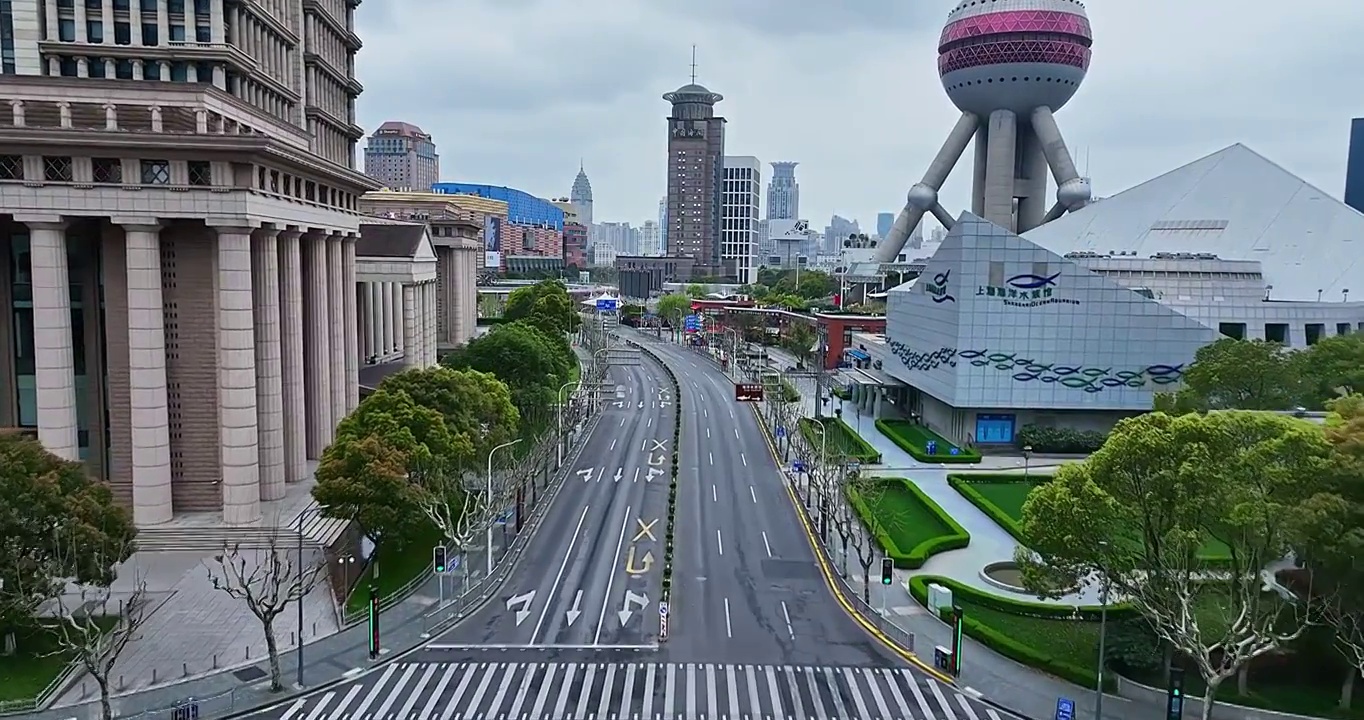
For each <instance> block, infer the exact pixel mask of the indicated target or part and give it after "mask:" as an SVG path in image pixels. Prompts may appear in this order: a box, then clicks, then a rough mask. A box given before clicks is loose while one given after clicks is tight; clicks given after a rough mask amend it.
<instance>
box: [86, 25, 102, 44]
mask: <svg viewBox="0 0 1364 720" xmlns="http://www.w3.org/2000/svg"><path fill="white" fill-rule="evenodd" d="M85 36H86V37H87V38H89V40H90V42H92V43H102V42H104V22H103V21H100V20H86V21H85Z"/></svg>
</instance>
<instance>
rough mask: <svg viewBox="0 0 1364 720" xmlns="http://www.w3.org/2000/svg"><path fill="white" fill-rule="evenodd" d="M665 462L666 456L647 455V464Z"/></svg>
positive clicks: (666, 460)
mask: <svg viewBox="0 0 1364 720" xmlns="http://www.w3.org/2000/svg"><path fill="white" fill-rule="evenodd" d="M665 462H668V459H667V458H666V457H664V456H662V455H650V456H649V464H650V465H662V464H663V463H665Z"/></svg>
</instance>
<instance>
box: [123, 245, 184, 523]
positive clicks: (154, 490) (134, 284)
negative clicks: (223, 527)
mask: <svg viewBox="0 0 1364 720" xmlns="http://www.w3.org/2000/svg"><path fill="white" fill-rule="evenodd" d="M123 233H124V237H125V238H126V241H125V242H126V249H125V251H124V265H125V267H126V275H125V277H126V282H127V292H128V299H127V303H128V360H129V362H128V397H129V400H130V403H129V405H130V408H129V410H130V413H129V416H130V422H129V423H128V425H129V432H130V437H131V438H132V442H131V443H130V445H131V456H132V468H133V478H132V479H133V523H134V524H136V525H137V526H138V527H148V526H151V525H159V524H161V523H164V522H168V521H169V520H170V519H171V516H172V515H173V514H174V505H173V502H172V497H171V457H170V456H171V445H170V410H169V407H168V405H167V397H166V314H165V313H166V310H165V305H164V302H163V299H162V293H161V287H162V285H161V226H160V225H152V224H149V225H124V227H123Z"/></svg>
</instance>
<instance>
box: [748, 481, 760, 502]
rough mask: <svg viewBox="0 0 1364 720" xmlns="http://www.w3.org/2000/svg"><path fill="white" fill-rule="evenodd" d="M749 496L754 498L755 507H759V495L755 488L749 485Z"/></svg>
mask: <svg viewBox="0 0 1364 720" xmlns="http://www.w3.org/2000/svg"><path fill="white" fill-rule="evenodd" d="M748 496H749V497H751V498H753V504H754V505H757V504H758V493H757V491H756V490H754V489H753V486H752V485H749V486H748Z"/></svg>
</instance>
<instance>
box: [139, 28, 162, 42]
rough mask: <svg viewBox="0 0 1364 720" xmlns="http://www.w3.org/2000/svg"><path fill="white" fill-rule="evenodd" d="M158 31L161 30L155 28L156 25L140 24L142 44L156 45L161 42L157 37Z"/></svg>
mask: <svg viewBox="0 0 1364 720" xmlns="http://www.w3.org/2000/svg"><path fill="white" fill-rule="evenodd" d="M160 30H161V28H159V27H157V25H156V23H142V44H143V45H156V44H158V43H159V42H161V40H160V38H159V37H158V34H159V31H160Z"/></svg>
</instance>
